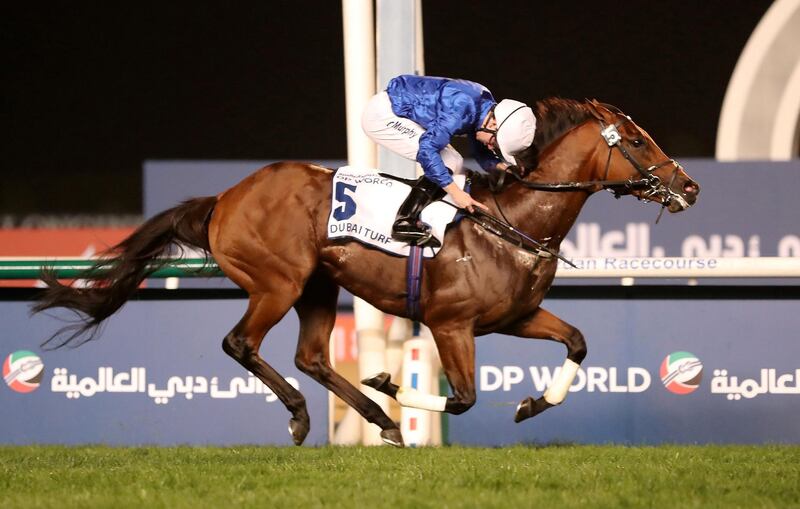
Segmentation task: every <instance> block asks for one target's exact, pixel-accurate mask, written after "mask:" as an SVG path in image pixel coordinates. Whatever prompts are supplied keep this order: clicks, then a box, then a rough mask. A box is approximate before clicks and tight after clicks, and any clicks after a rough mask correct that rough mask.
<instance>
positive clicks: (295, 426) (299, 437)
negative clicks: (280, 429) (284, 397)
mask: <svg viewBox="0 0 800 509" xmlns="http://www.w3.org/2000/svg"><path fill="white" fill-rule="evenodd" d="M310 429H311V426H309V423H308V418H306V419H296V418H294V417H292V418H291V419H289V434H290V435H292V440H293V441H294V445H303V442H304V441H305V439H306V436H308V432H309V430H310Z"/></svg>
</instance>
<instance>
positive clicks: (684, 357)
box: [659, 352, 703, 394]
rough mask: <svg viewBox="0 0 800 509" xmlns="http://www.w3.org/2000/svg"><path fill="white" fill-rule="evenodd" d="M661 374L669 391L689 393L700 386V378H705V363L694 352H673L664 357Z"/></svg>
mask: <svg viewBox="0 0 800 509" xmlns="http://www.w3.org/2000/svg"><path fill="white" fill-rule="evenodd" d="M659 375H661V381H662V382H664V387H666V388H667V390H668V391H670V392H674V393H675V394H689V393H690V392H694V391H695V389H697V388H698V387H700V380H702V379H703V363H702V362H700V359H698V358H697V356H695V355H694V354H693V353H689V352H672V353H671V354H669V355H667V356H666V357H664V361H663V362H662V363H661V369H660V370H659Z"/></svg>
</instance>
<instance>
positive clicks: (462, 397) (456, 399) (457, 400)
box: [444, 389, 477, 415]
mask: <svg viewBox="0 0 800 509" xmlns="http://www.w3.org/2000/svg"><path fill="white" fill-rule="evenodd" d="M476 399H477V398H476V396H475V389H472V390H470V391H467V392H464V393H456V394H455V396H453V397H452V398H447V403H446V404H445V408H444V410H445V412H448V413H451V414H454V415H459V414H463V413H464V412H466V411H467V410H469V409H470V408H472V407H473V405H475V401H476Z"/></svg>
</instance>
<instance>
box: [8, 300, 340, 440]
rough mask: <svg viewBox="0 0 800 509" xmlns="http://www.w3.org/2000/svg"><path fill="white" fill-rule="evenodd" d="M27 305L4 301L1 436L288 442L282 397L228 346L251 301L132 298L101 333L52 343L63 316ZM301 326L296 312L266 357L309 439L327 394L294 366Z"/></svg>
mask: <svg viewBox="0 0 800 509" xmlns="http://www.w3.org/2000/svg"><path fill="white" fill-rule="evenodd" d="M29 304H30V303H27V302H0V316H3V332H2V342H0V345H2V351H0V356H2V361H3V378H4V380H5V383H3V384H0V407H2V408H3V417H2V419H0V443H3V444H34V443H36V444H42V443H56V444H85V443H98V444H115V445H116V444H120V445H122V444H124V445H135V444H158V445H173V444H220V445H225V444H283V445H289V444H291V443H292V441H291V437H290V435H289V433H288V431H287V425H288V422H289V418H290V417H291V415H290V414H289V412H288V411H287V410H286V409H285V407H284V406H283V404H282V403H281V402H280V401H279V400H278V399H277V397H276V396H275V395H274V394H273V393H272V391H271V390H269V389H268V388H267V387H266V386H265V385H263V384H262V383H261V382H260V381H259V380H258V379H256V378H255V377H254V376H253V375H251V374H250V373H248V372H247V371H246V370H244V369H243V368H242V367H241V366H240V365H239V364H238V363H237V362H236V361H234V360H233V359H232V358H230V357H228V356H227V355H226V354H225V353H224V352H223V351H222V349H221V344H222V338H223V337H224V336H225V335H226V334H227V333H228V332H229V331H230V329H231V328H233V326H234V325H235V324H236V323H237V322H238V321H239V319H240V318H241V316H242V315H243V314H244V310H245V309H246V305H247V303H246V301H244V300H218V301H213V300H205V301H197V300H193V301H147V302H143V301H138V302H137V301H133V302H129V303H128V304H126V305H125V307H124V308H123V309H122V310H121V311H120V312H119V313H118V314H117V315H114V316H113V317H112V318H111V319H109V321H108V323H106V324H105V326H104V327H103V329H102V335H101V337H100V338H99V339H97V340H95V341H91V342H89V343H86V344H85V345H83V346H81V347H79V348H69V347H67V348H62V349H59V350H55V351H43V350H42V349H41V348H39V344H40V343H41V341H42V340H43V339H45V338H47V337H49V335H50V334H52V333H53V332H54V331H55V330H56V329H57V328H59V327H60V326H63V325H64V324H63V322H60V321H58V320H56V319H55V318H53V317H49V316H45V315H36V316H34V317H32V318H31V317H29V316H28V315H29ZM60 316H62V317H64V318H68V319H72V318H74V317H73V316H71V315H69V314H62V315H60ZM298 330H299V327H298V321H297V317H296V315H295V314H294V313H290V314H289V315H287V317H286V318H284V319H283V320H282V321H281V322H280V323H279V324H278V325H276V326H275V327H274V328H273V329H272V330H271V331H270V333H269V334H268V335H267V338H266V339H265V341H264V344H263V345H262V348H261V355H262V356H263V358H264V359H265V360H266V361H267V362H268V363H270V364H271V365H272V366H273V367H274V368H275V369H276V370H277V371H278V372H280V373H281V374H282V375H283V376H284V377H285V378H286V379H287V381H289V383H291V384H293V385H295V386H296V387H298V388H299V390H300V391H301V392H302V393H303V395H304V396H305V398H306V402H307V404H308V410H309V414H310V416H311V432H310V434H309V436H308V438H307V440H306V444H310V445H316V444H323V443H326V442H327V436H328V393H327V391H326V390H325V389H324V388H323V387H322V386H320V385H319V384H317V383H316V382H315V381H313V380H311V379H310V378H308V377H307V376H306V375H304V374H302V373H300V372H299V371H298V370H297V369H296V368H295V366H294V352H295V348H296V345H297V334H298Z"/></svg>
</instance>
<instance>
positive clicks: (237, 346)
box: [222, 332, 252, 360]
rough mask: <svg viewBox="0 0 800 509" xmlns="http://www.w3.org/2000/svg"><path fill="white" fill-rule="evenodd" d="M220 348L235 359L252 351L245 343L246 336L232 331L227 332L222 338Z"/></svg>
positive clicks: (239, 358) (241, 357)
mask: <svg viewBox="0 0 800 509" xmlns="http://www.w3.org/2000/svg"><path fill="white" fill-rule="evenodd" d="M222 350H223V351H224V352H225V353H226V354H228V355H230V356H231V357H233V358H234V359H236V360H241V359H244V358H245V357H247V356H248V355H250V354H251V353H252V348H251V347H250V345H249V344H248V343H247V338H245V337H242V336H240V335H239V334H236V333H234V332H230V333H228V335H227V336H225V339H223V340H222Z"/></svg>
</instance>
